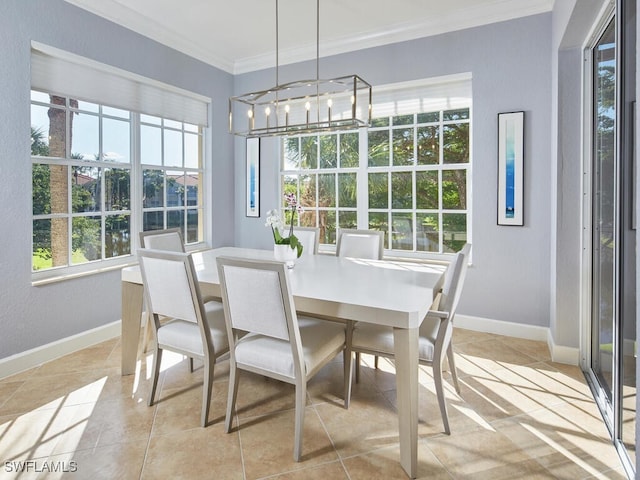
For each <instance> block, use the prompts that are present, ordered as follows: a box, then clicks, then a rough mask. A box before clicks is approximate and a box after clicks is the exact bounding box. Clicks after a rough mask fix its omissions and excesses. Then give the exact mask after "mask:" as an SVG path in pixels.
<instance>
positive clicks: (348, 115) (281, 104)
mask: <svg viewBox="0 0 640 480" xmlns="http://www.w3.org/2000/svg"><path fill="white" fill-rule="evenodd" d="M371 101H372V98H371V85H369V83H367V82H366V81H364V80H363V79H362V78H360V77H359V76H357V75H349V76H345V77H339V78H333V79H330V80H320V79H316V80H304V81H296V82H291V83H287V84H283V85H276V86H275V87H274V88H272V89H270V90H263V91H260V92H252V93H246V94H244V95H239V96H235V97H231V98H229V132H230V133H233V134H234V135H240V136H243V137H267V136H273V135H294V134H301V133H311V132H317V131H327V130H346V129H354V128H360V127H366V126H369V125H370V123H371Z"/></svg>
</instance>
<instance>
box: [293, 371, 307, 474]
mask: <svg viewBox="0 0 640 480" xmlns="http://www.w3.org/2000/svg"><path fill="white" fill-rule="evenodd" d="M306 399H307V382H306V381H305V380H304V379H302V380H301V379H298V380H297V381H296V421H295V435H294V445H293V459H294V460H295V461H296V462H299V461H300V458H301V457H302V432H303V430H304V413H305V412H304V411H305V408H306Z"/></svg>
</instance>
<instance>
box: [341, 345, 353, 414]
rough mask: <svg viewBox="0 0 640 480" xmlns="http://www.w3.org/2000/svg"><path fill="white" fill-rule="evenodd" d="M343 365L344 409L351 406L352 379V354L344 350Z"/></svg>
mask: <svg viewBox="0 0 640 480" xmlns="http://www.w3.org/2000/svg"><path fill="white" fill-rule="evenodd" d="M342 356H343V363H344V408H349V405H350V404H351V379H352V378H353V353H352V352H351V351H350V350H349V351H347V349H346V348H345V349H344V350H343V351H342Z"/></svg>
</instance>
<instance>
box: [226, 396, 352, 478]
mask: <svg viewBox="0 0 640 480" xmlns="http://www.w3.org/2000/svg"><path fill="white" fill-rule="evenodd" d="M323 406H324V407H325V408H332V409H334V410H337V411H341V409H339V408H336V407H334V406H332V405H328V404H325V405H323ZM294 419H295V411H294V410H286V411H279V412H276V413H273V414H270V415H263V416H259V417H252V418H244V419H241V420H240V425H239V426H235V424H234V427H235V428H234V429H233V431H234V432H239V435H240V444H241V445H242V456H243V460H244V467H245V473H246V477H247V479H255V478H262V477H266V476H268V475H274V474H277V473H280V472H288V471H292V470H298V469H302V468H308V467H309V466H313V465H318V464H322V463H327V462H333V461H336V460H338V456H337V454H336V451H335V449H334V448H333V445H332V444H331V440H330V439H329V436H328V435H327V433H326V431H325V429H324V426H323V425H322V422H321V421H320V418H319V417H318V414H317V413H316V411H315V409H314V408H313V407H307V408H306V413H305V418H304V432H303V439H302V459H301V461H300V462H295V461H294V460H293V442H294Z"/></svg>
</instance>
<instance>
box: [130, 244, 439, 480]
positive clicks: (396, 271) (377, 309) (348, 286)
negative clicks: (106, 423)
mask: <svg viewBox="0 0 640 480" xmlns="http://www.w3.org/2000/svg"><path fill="white" fill-rule="evenodd" d="M218 256H230V257H240V258H250V259H263V260H274V255H273V251H270V250H256V249H246V248H237V247H222V248H216V249H211V250H205V251H201V252H196V253H193V254H192V257H193V260H194V265H195V268H196V273H197V275H198V281H199V283H200V289H201V292H202V295H203V296H214V297H220V295H221V294H220V281H219V279H218V269H217V266H216V257H218ZM443 273H444V266H442V265H435V264H427V263H421V262H406V261H392V260H363V259H357V258H345V257H336V256H333V255H305V256H302V257H301V258H299V259H298V260H297V261H296V263H295V267H294V268H292V269H290V270H289V271H288V275H289V280H290V286H291V291H292V294H293V296H294V302H295V306H296V310H297V311H298V312H304V313H308V314H311V315H317V316H322V317H328V318H338V319H343V320H355V321H359V322H368V323H375V324H379V325H388V326H390V327H393V333H394V348H395V363H396V389H397V398H398V423H399V439H400V463H401V465H402V467H403V468H404V470H405V472H406V473H407V475H409V477H410V478H415V477H416V476H417V466H418V327H419V326H420V324H421V323H422V320H423V319H424V317H425V315H426V313H427V311H428V310H429V308H430V307H431V305H432V303H433V300H434V298H435V295H436V293H437V291H438V290H439V289H440V287H441V284H442V281H443ZM121 279H122V374H123V375H128V374H132V373H134V372H135V368H136V362H137V355H138V344H139V339H140V327H141V321H142V320H143V317H142V310H143V287H142V276H141V274H140V269H139V267H138V266H130V267H125V268H123V269H122V276H121Z"/></svg>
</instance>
